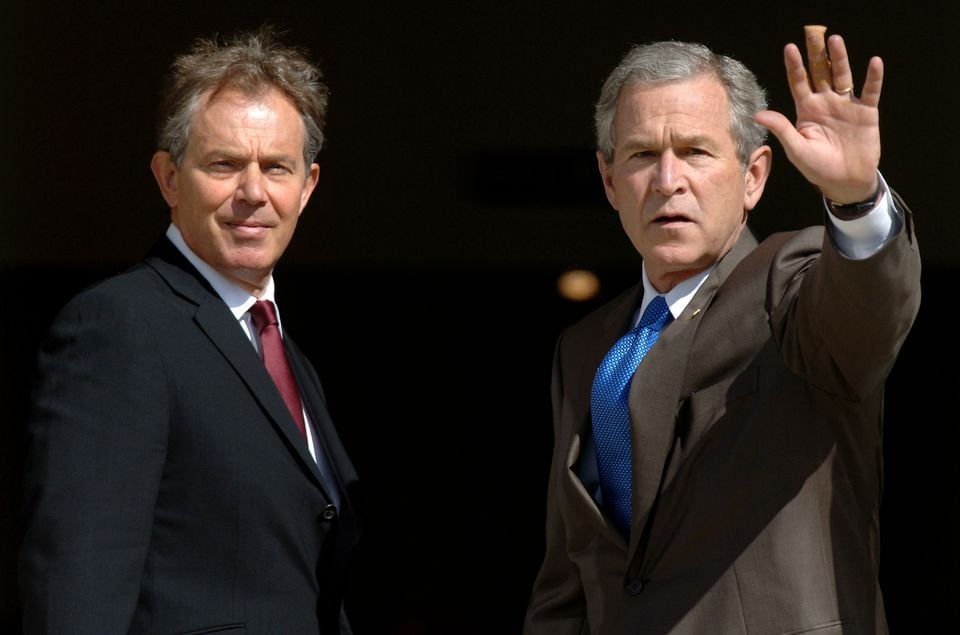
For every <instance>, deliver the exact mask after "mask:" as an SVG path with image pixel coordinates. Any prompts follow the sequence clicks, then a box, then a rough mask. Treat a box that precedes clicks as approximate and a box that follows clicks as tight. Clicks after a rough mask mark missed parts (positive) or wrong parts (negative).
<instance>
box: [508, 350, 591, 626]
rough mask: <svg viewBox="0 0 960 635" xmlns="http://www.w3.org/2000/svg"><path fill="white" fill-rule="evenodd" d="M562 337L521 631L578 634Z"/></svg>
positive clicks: (580, 616)
mask: <svg viewBox="0 0 960 635" xmlns="http://www.w3.org/2000/svg"><path fill="white" fill-rule="evenodd" d="M561 342H562V337H561V339H560V340H559V341H558V342H557V347H556V351H555V353H554V361H553V380H552V385H551V397H552V401H553V434H554V448H553V456H552V458H551V461H550V476H549V480H548V483H547V520H546V554H545V556H544V559H543V564H542V565H541V567H540V572H539V573H538V574H537V578H536V580H535V582H534V585H533V590H532V592H531V596H530V603H529V605H528V607H527V615H526V619H525V621H524V626H523V633H524V635H577V634H578V633H581V632H584V627H585V625H586V600H585V598H584V594H583V587H582V585H581V582H580V572H579V570H578V569H577V567H576V566H575V565H574V564H573V562H571V561H570V558H569V557H568V556H567V544H566V534H567V531H566V527H565V521H564V518H563V513H562V509H561V504H560V501H559V500H558V491H557V490H558V483H559V481H560V479H561V478H563V472H564V471H565V470H566V469H567V468H566V466H565V463H566V461H565V457H564V455H565V452H564V449H563V447H562V443H561V442H560V439H561V438H562V435H561V434H560V412H561V407H562V404H563V373H562V369H561V366H562V364H561V353H560V351H561Z"/></svg>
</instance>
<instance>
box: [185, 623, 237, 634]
mask: <svg viewBox="0 0 960 635" xmlns="http://www.w3.org/2000/svg"><path fill="white" fill-rule="evenodd" d="M246 632H247V625H246V624H245V623H243V622H240V623H236V624H218V625H216V626H207V627H205V628H197V629H193V630H189V631H181V632H180V633H177V635H205V634H206V633H246Z"/></svg>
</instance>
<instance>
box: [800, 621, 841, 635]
mask: <svg viewBox="0 0 960 635" xmlns="http://www.w3.org/2000/svg"><path fill="white" fill-rule="evenodd" d="M852 626H853V623H852V622H844V621H842V620H837V621H835V622H827V623H826V624H818V625H817V626H808V627H806V628H801V629H798V630H793V631H784V633H783V635H806V633H813V634H814V635H842V634H843V631H844V629H845V628H850V627H852Z"/></svg>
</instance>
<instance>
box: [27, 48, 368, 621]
mask: <svg viewBox="0 0 960 635" xmlns="http://www.w3.org/2000/svg"><path fill="white" fill-rule="evenodd" d="M326 105H327V89H326V87H325V86H324V85H323V83H322V82H321V78H320V73H319V71H318V69H317V68H316V67H315V66H314V65H313V64H312V63H311V62H310V61H308V60H307V58H306V57H305V56H304V55H303V54H302V53H301V52H299V51H297V50H295V49H291V48H288V47H285V46H283V45H282V44H281V43H280V42H279V41H277V40H276V38H275V37H274V36H273V35H272V34H271V33H270V32H269V31H267V30H263V31H260V32H257V33H252V34H244V35H241V36H237V37H236V38H234V39H233V40H231V41H230V42H228V43H226V44H220V43H217V42H214V41H199V42H198V43H197V44H196V46H195V47H194V48H193V49H192V50H191V51H190V52H189V53H188V54H185V55H182V56H180V57H178V58H177V60H176V62H175V64H174V65H173V69H172V74H171V80H170V84H169V87H168V92H167V95H166V101H165V104H164V106H163V109H162V113H161V114H162V117H161V121H160V134H159V144H158V147H159V148H160V150H159V151H158V152H157V153H156V154H155V156H154V157H153V161H152V163H151V167H152V170H153V173H154V175H155V177H156V180H157V182H158V184H159V186H160V190H161V192H162V195H163V197H164V199H165V200H166V202H167V204H168V205H169V207H170V211H171V224H170V226H169V229H168V231H167V234H166V236H165V237H164V238H163V239H162V240H161V241H160V243H159V244H158V245H157V247H156V248H155V249H154V250H153V252H152V253H151V254H150V255H149V257H148V258H146V260H145V261H144V262H143V263H141V264H139V265H137V266H135V267H133V268H132V269H130V270H129V271H127V272H125V273H122V274H120V275H118V276H116V277H113V278H111V279H108V280H106V281H104V282H102V283H99V284H97V285H95V286H93V287H91V288H89V289H87V290H85V291H83V292H82V293H80V294H79V295H78V296H77V297H75V298H74V299H73V300H72V301H71V302H70V303H69V304H68V305H67V306H66V307H65V308H64V309H63V310H62V312H61V313H60V314H59V315H58V317H57V318H56V320H55V321H54V324H53V325H52V327H51V329H50V332H49V335H48V337H47V339H46V340H45V343H44V345H43V347H42V350H41V353H40V356H39V378H38V383H37V387H36V393H35V397H34V404H33V409H32V414H31V418H30V421H29V428H28V429H29V442H30V447H29V456H28V459H27V471H26V475H25V502H26V526H25V536H24V540H23V544H22V548H21V552H20V559H19V583H20V588H21V598H22V605H23V621H24V629H25V631H26V632H28V633H47V632H49V633H97V634H98V635H102V634H104V633H127V632H130V633H165V634H168V633H186V632H190V633H200V632H203V633H210V632H217V633H221V632H223V633H226V632H231V633H233V632H237V633H239V632H253V633H342V632H349V625H348V621H347V619H346V617H345V612H344V610H343V601H342V599H343V594H344V587H345V580H346V566H347V563H348V560H349V555H350V552H351V550H352V548H353V546H354V544H355V542H356V540H357V537H358V531H359V526H358V519H357V516H356V510H355V506H354V501H355V492H354V487H355V483H356V478H357V477H356V474H355V472H354V470H353V467H352V466H351V463H350V460H349V459H348V458H347V455H346V453H345V451H344V448H343V447H342V445H341V443H340V441H339V439H338V437H337V432H336V430H335V428H334V426H333V423H332V421H331V420H330V417H329V415H328V412H327V408H326V405H325V400H324V399H325V398H324V395H323V391H322V389H321V386H320V382H319V380H318V377H317V375H316V373H315V372H314V370H313V368H312V367H311V365H310V363H309V362H308V361H307V360H306V358H305V357H304V356H303V354H302V353H301V352H300V351H299V350H298V349H297V347H296V345H295V344H294V343H293V341H292V340H291V338H290V337H289V336H288V335H287V334H286V333H285V332H283V331H282V329H283V324H282V320H280V319H279V314H278V313H277V312H276V307H275V305H274V303H273V301H274V280H273V277H272V271H273V268H274V265H276V263H277V261H278V260H279V258H280V257H281V255H282V254H283V252H284V250H285V249H286V247H287V244H288V243H289V241H290V239H291V237H292V236H293V233H294V229H295V227H296V224H297V219H298V217H299V215H300V213H301V212H302V211H303V209H304V207H305V206H306V204H307V200H308V199H309V197H310V194H311V192H312V191H313V189H314V187H315V186H316V184H317V178H318V173H319V168H318V166H317V164H316V163H314V157H315V156H316V154H317V152H318V151H319V150H320V147H321V144H322V142H323V134H322V127H323V123H324V116H325V112H326ZM279 333H283V335H282V339H281V338H280V337H278V335H279ZM261 357H263V359H261ZM278 365H279V367H280V368H281V370H280V371H279V372H280V374H279V375H277V378H274V370H275V367H277V366H278ZM287 367H289V371H287V372H284V369H285V368H287ZM268 368H269V369H268ZM291 374H292V377H293V379H291V378H290V375H291Z"/></svg>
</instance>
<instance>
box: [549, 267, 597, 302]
mask: <svg viewBox="0 0 960 635" xmlns="http://www.w3.org/2000/svg"><path fill="white" fill-rule="evenodd" d="M557 291H559V292H560V295H561V296H563V297H564V298H566V299H567V300H571V301H573V302H584V301H586V300H591V299H593V298H594V297H596V295H597V294H598V293H600V279H599V278H597V275H596V274H595V273H593V272H592V271H586V270H585V269H571V270H570V271H565V272H563V273H562V274H560V277H559V278H557Z"/></svg>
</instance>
